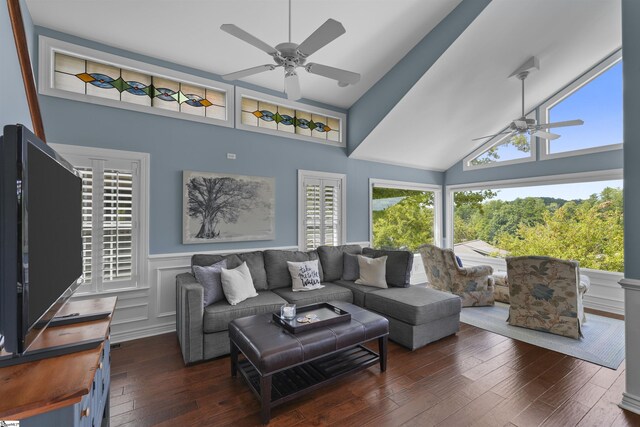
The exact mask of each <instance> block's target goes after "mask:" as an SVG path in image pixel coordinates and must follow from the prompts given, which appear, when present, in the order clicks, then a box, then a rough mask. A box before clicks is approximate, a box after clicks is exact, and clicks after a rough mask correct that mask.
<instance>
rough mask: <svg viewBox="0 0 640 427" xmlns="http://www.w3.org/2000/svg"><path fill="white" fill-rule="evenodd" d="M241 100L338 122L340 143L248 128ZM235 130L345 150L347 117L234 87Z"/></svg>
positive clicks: (259, 128)
mask: <svg viewBox="0 0 640 427" xmlns="http://www.w3.org/2000/svg"><path fill="white" fill-rule="evenodd" d="M242 98H250V99H253V100H256V101H262V102H268V103H270V104H276V105H281V106H283V107H286V108H291V109H293V110H300V111H304V112H305V113H309V114H318V115H322V116H327V117H331V118H333V119H337V120H340V141H331V140H328V139H327V140H322V139H319V138H314V137H312V136H306V135H300V134H297V133H289V132H282V131H279V130H276V129H268V128H264V127H259V126H250V125H246V124H244V123H242ZM235 114H236V118H237V120H236V129H241V130H247V131H249V132H257V133H265V134H268V135H274V136H281V137H283V138H291V139H298V140H301V141H308V142H315V143H316V144H321V145H328V146H332V147H341V148H345V147H346V146H347V141H346V138H347V132H346V129H347V115H346V114H344V113H340V112H338V111H333V110H328V109H325V108H320V107H313V106H311V105H307V104H302V103H300V102H295V101H289V100H287V99H284V98H279V97H276V96H271V95H267V94H264V93H262V92H256V91H254V90H251V89H245V88H243V87H236V99H235Z"/></svg>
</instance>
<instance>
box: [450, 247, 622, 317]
mask: <svg viewBox="0 0 640 427" xmlns="http://www.w3.org/2000/svg"><path fill="white" fill-rule="evenodd" d="M460 258H461V259H462V263H463V265H465V266H474V265H481V264H484V265H490V266H491V267H493V271H507V264H506V262H505V260H504V259H501V258H486V257H482V256H477V257H474V256H470V255H465V256H460ZM580 272H581V273H582V274H586V275H587V276H589V279H590V280H591V288H590V289H589V292H587V293H586V294H585V296H584V306H585V307H587V308H592V309H594V310H601V311H607V312H609V313H615V314H622V315H624V291H623V289H622V287H621V286H620V285H619V284H618V282H619V281H620V279H622V278H623V274H622V273H610V272H608V271H601V270H590V269H588V268H581V269H580Z"/></svg>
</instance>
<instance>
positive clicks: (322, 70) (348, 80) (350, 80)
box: [305, 62, 360, 86]
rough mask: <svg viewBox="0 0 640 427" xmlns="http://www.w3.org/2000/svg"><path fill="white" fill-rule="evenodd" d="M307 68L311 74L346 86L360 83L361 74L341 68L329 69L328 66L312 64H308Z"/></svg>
mask: <svg viewBox="0 0 640 427" xmlns="http://www.w3.org/2000/svg"><path fill="white" fill-rule="evenodd" d="M305 68H306V70H307V71H308V72H310V73H311V74H317V75H319V76H323V77H328V78H330V79H333V80H337V81H338V84H340V83H342V84H343V85H344V86H346V85H353V84H356V83H358V82H359V81H360V74H358V73H354V72H351V71H347V70H341V69H340V68H334V67H329V66H328V65H322V64H314V63H313V62H311V63H309V64H307V65H306V66H305Z"/></svg>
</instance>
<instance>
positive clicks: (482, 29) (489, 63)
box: [26, 0, 621, 170]
mask: <svg viewBox="0 0 640 427" xmlns="http://www.w3.org/2000/svg"><path fill="white" fill-rule="evenodd" d="M26 1H27V6H28V8H29V11H30V13H31V16H32V18H33V21H34V23H35V24H36V25H40V26H43V27H47V28H51V29H54V30H58V31H61V32H64V33H67V34H72V35H75V36H79V37H82V38H85V39H89V40H93V41H97V42H101V43H104V44H107V45H110V46H114V47H118V48H122V49H125V50H128V51H131V52H136V53H140V54H144V55H148V56H151V57H155V58H159V59H163V60H166V61H169V62H173V63H177V64H182V65H185V66H188V67H192V68H196V69H200V70H204V71H208V72H211V73H214V74H225V73H229V72H232V71H236V70H240V69H243V68H248V67H251V66H255V65H260V64H267V63H269V62H270V58H269V57H268V56H267V55H266V54H265V53H264V52H261V51H260V50H258V49H256V48H254V47H252V46H250V45H248V44H246V43H243V42H241V41H239V40H237V39H235V38H233V37H231V36H229V35H228V34H226V33H224V32H222V31H221V30H220V29H219V28H220V25H221V24H224V23H233V24H236V25H238V26H239V27H241V28H243V29H245V30H247V31H249V32H250V33H252V34H254V35H255V36H257V37H258V38H260V39H262V40H264V41H266V42H267V43H269V44H271V45H276V44H278V43H280V42H283V41H286V40H287V38H288V22H289V21H288V19H289V17H288V2H287V1H286V0H270V1H268V2H266V1H264V0H182V1H177V0H163V1H158V0H136V1H131V0H108V1H104V0H103V1H96V0H85V1H77V0H55V1H52V0H26ZM468 1H471V0H468ZM459 3H460V0H429V1H424V0H396V1H388V0H366V1H365V0H323V1H321V2H320V1H318V0H293V1H292V16H291V33H292V41H294V42H298V43H299V42H301V41H302V40H304V38H306V37H307V36H308V35H309V34H311V33H312V32H313V31H314V30H315V29H316V28H317V27H318V26H319V25H320V24H322V23H323V22H324V21H326V20H327V19H328V18H334V19H336V20H338V21H340V22H342V23H343V25H344V27H345V28H346V30H347V32H346V34H344V35H343V36H341V37H340V38H338V39H337V40H335V41H334V42H332V43H331V44H329V45H328V46H326V47H325V48H323V49H321V50H320V51H318V52H316V53H315V54H314V55H313V61H314V62H318V63H322V64H326V65H331V66H335V67H339V68H344V69H347V70H351V71H355V72H358V73H361V74H362V80H361V81H360V82H359V83H358V84H357V85H355V86H349V87H346V88H339V87H338V86H337V85H336V83H335V82H334V81H331V80H328V79H324V78H322V77H319V76H314V75H309V74H307V73H304V72H302V73H300V74H301V77H300V81H301V86H302V92H303V96H304V98H307V99H311V100H315V101H319V102H323V103H326V104H330V105H335V106H337V107H341V108H349V107H350V106H352V105H353V104H354V103H355V102H356V101H357V100H358V99H359V98H360V97H362V95H363V94H365V93H366V92H367V91H368V90H369V89H370V88H371V87H372V86H373V85H374V84H375V83H376V82H378V81H379V79H380V78H381V77H382V76H384V75H385V74H386V73H387V72H388V71H389V70H390V69H391V68H392V67H394V66H395V65H396V64H397V63H398V61H400V59H402V58H403V57H404V56H405V55H406V54H407V52H409V51H410V50H411V49H412V48H413V47H414V46H415V45H416V43H418V42H419V41H420V40H422V39H423V38H424V37H425V36H427V37H428V34H429V32H430V31H431V30H432V29H433V28H434V27H435V26H436V25H437V24H438V23H439V22H440V21H441V20H442V19H443V18H445V17H446V16H447V15H448V14H449V13H450V12H451V11H452V10H453V9H454V8H455V7H456V6H458V4H459ZM620 46H621V30H620V0H493V1H492V2H491V3H490V4H489V5H488V6H487V7H486V8H485V9H484V10H483V11H482V13H480V15H479V16H478V18H476V19H475V20H474V21H473V22H472V23H471V25H470V26H469V27H468V28H467V29H466V31H464V33H463V34H462V35H461V36H460V37H458V39H457V40H456V41H455V42H454V43H453V44H452V45H451V46H450V47H449V48H448V49H447V50H446V52H445V53H444V54H443V55H442V56H441V57H440V58H439V59H438V61H437V62H436V63H435V64H434V65H433V66H432V67H430V68H429V69H428V70H425V71H426V72H425V73H424V75H423V76H422V78H420V80H419V81H418V82H417V83H416V84H415V85H414V86H413V87H412V88H411V90H410V91H409V92H408V93H406V94H405V95H404V96H403V98H402V99H401V100H400V102H398V103H397V104H396V105H395V106H393V107H392V108H390V110H389V112H388V113H387V114H386V116H385V117H384V118H383V119H382V120H381V121H380V123H379V124H378V125H377V126H376V127H375V128H374V129H373V131H372V132H371V133H369V134H368V136H367V137H366V138H365V139H364V141H362V143H361V144H360V145H359V146H358V147H357V149H356V150H355V151H354V152H353V154H352V156H353V157H356V158H362V159H369V160H375V161H381V162H388V163H395V164H403V165H407V166H413V167H418V168H424V169H432V170H446V169H447V168H449V167H450V166H452V165H453V164H455V163H456V162H457V161H459V160H460V159H462V158H463V157H464V156H465V155H467V154H468V153H469V152H471V151H472V150H473V149H475V148H476V147H477V146H478V145H479V143H472V142H471V139H472V138H473V137H476V136H481V135H486V134H490V133H493V132H497V131H499V130H500V129H501V128H503V127H504V126H505V125H506V124H507V122H509V121H510V120H512V119H514V118H515V117H516V116H518V112H519V102H520V92H519V82H518V81H517V80H515V79H508V78H507V77H508V76H509V74H511V72H512V71H513V70H514V69H516V68H517V67H518V66H519V65H520V64H521V63H522V62H524V60H526V59H527V58H528V57H530V56H532V55H536V56H538V57H539V59H540V71H538V72H536V73H535V74H533V75H532V76H531V77H530V78H529V79H528V80H527V86H528V87H527V105H526V108H528V109H529V108H532V107H533V106H535V105H536V104H538V103H540V102H542V101H543V100H545V99H546V98H548V97H549V96H550V95H552V94H553V93H555V92H556V91H558V90H559V89H561V88H562V87H563V86H564V85H566V84H567V83H568V82H569V81H571V80H572V79H574V78H575V77H577V76H578V75H579V74H581V73H582V72H584V71H585V70H587V69H588V68H589V67H591V66H593V65H595V63H597V62H598V61H599V60H601V59H602V58H604V57H605V56H607V55H608V54H610V53H611V52H613V51H614V50H615V49H617V48H619V47H620ZM421 71H423V70H421ZM245 81H246V82H248V83H252V84H255V85H258V86H262V87H265V88H269V89H272V90H278V91H282V90H283V75H282V70H281V69H277V70H274V71H270V72H266V73H263V74H259V75H256V76H252V77H248V78H246V79H245ZM352 125H353V124H352Z"/></svg>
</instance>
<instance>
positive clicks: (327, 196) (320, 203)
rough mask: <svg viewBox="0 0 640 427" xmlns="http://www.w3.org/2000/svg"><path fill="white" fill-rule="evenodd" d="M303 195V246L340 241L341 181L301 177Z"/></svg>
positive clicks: (309, 247)
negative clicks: (302, 178)
mask: <svg viewBox="0 0 640 427" xmlns="http://www.w3.org/2000/svg"><path fill="white" fill-rule="evenodd" d="M303 185H304V189H303V195H304V196H303V197H304V207H303V209H304V229H303V233H304V249H306V250H311V249H315V248H317V247H318V246H321V245H331V246H335V245H338V244H340V241H341V238H342V236H341V235H340V231H341V227H342V218H341V212H342V206H341V203H342V189H341V180H340V179H334V178H315V177H305V178H304V180H303Z"/></svg>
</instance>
